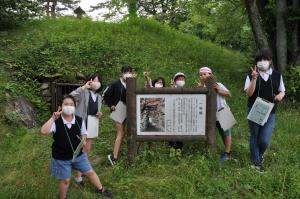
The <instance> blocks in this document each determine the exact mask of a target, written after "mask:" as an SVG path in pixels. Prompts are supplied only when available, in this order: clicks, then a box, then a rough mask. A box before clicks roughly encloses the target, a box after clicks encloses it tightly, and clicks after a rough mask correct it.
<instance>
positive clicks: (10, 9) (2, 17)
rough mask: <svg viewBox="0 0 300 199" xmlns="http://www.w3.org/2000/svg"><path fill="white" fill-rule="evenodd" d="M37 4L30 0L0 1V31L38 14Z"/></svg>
mask: <svg viewBox="0 0 300 199" xmlns="http://www.w3.org/2000/svg"><path fill="white" fill-rule="evenodd" d="M39 11H40V10H39V6H38V4H37V3H36V2H35V1H30V0H1V1H0V31H1V30H7V29H10V28H13V27H15V26H16V25H18V24H19V23H20V22H23V21H25V20H27V19H28V18H31V17H34V16H36V15H38V14H39Z"/></svg>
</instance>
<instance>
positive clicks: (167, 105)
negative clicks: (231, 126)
mask: <svg viewBox="0 0 300 199" xmlns="http://www.w3.org/2000/svg"><path fill="white" fill-rule="evenodd" d="M214 85H215V78H213V77H210V78H208V80H207V88H137V87H136V79H135V78H128V79H127V80H126V95H127V96H126V105H127V145H128V151H127V160H128V162H129V163H133V162H134V158H135V156H136V154H137V141H189V140H205V141H206V142H207V144H208V147H209V149H210V151H212V152H213V151H215V149H216V133H215V130H216V92H215V89H214ZM145 104H146V105H145Z"/></svg>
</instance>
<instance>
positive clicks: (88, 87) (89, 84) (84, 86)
mask: <svg viewBox="0 0 300 199" xmlns="http://www.w3.org/2000/svg"><path fill="white" fill-rule="evenodd" d="M92 82H93V80H92V79H91V80H90V81H88V82H87V83H85V85H83V86H82V88H83V89H90V88H91V83H92Z"/></svg>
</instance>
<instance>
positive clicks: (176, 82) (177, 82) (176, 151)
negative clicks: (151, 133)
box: [169, 72, 186, 157]
mask: <svg viewBox="0 0 300 199" xmlns="http://www.w3.org/2000/svg"><path fill="white" fill-rule="evenodd" d="M185 78H186V77H185V74H184V73H182V72H178V73H176V74H175V75H174V77H173V79H172V81H171V87H173V88H183V87H184V85H185ZM169 145H170V147H171V148H170V157H174V156H177V157H180V156H181V152H182V148H183V142H169Z"/></svg>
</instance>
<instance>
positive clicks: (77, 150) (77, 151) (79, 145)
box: [72, 136, 85, 162]
mask: <svg viewBox="0 0 300 199" xmlns="http://www.w3.org/2000/svg"><path fill="white" fill-rule="evenodd" d="M77 137H78V139H80V137H79V136H77ZM84 141H85V139H80V143H79V144H78V146H77V148H76V149H75V151H74V153H73V158H72V162H74V161H75V159H76V158H77V156H78V155H79V153H80V151H81V148H82V147H83V145H84Z"/></svg>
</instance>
